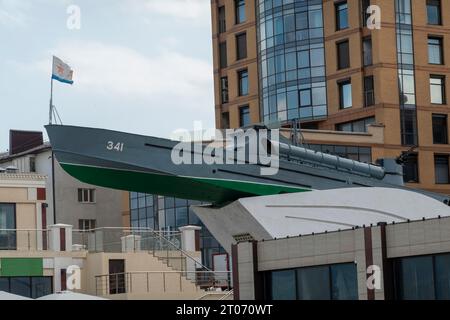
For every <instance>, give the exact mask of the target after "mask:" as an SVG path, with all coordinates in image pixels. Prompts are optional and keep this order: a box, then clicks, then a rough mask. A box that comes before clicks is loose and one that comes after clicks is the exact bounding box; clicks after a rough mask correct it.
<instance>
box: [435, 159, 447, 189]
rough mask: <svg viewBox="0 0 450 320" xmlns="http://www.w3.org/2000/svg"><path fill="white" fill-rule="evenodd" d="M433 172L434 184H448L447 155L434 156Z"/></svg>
mask: <svg viewBox="0 0 450 320" xmlns="http://www.w3.org/2000/svg"><path fill="white" fill-rule="evenodd" d="M434 172H435V180H436V184H449V183H450V181H449V180H450V177H449V170H448V155H435V156H434Z"/></svg>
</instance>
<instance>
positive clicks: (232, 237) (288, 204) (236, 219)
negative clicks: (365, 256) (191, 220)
mask: <svg viewBox="0 0 450 320" xmlns="http://www.w3.org/2000/svg"><path fill="white" fill-rule="evenodd" d="M194 211H195V212H196V214H197V215H198V216H199V218H200V220H202V222H203V223H204V224H205V225H206V227H207V228H208V229H209V230H210V232H211V233H212V234H213V236H214V237H215V238H216V239H217V240H218V241H219V242H220V244H221V245H222V246H223V247H224V248H225V249H226V250H231V245H232V244H233V243H236V239H238V238H239V237H241V238H248V239H254V240H259V241H260V240H263V239H265V240H268V239H273V238H285V237H288V236H298V235H300V234H301V235H306V234H312V233H322V232H325V231H328V232H330V231H337V230H344V229H350V228H353V227H361V226H363V225H370V224H377V223H379V222H386V223H392V222H396V223H400V222H406V221H408V220H411V221H412V220H420V219H422V218H426V219H429V218H437V217H438V216H442V217H444V216H450V207H449V206H447V205H445V204H444V203H441V202H439V201H437V200H434V199H432V198H430V197H427V196H424V195H422V194H419V193H417V192H411V191H407V190H401V189H393V188H345V189H331V190H316V191H312V192H306V193H292V194H281V195H272V196H263V197H252V198H244V199H240V200H237V201H235V202H233V203H231V204H229V205H227V206H225V207H222V208H214V207H209V206H197V207H194ZM229 252H230V251H229Z"/></svg>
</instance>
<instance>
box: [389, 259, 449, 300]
mask: <svg viewBox="0 0 450 320" xmlns="http://www.w3.org/2000/svg"><path fill="white" fill-rule="evenodd" d="M448 254H449V253H434V254H424V255H414V256H404V257H398V258H393V259H392V267H391V270H392V272H393V277H392V278H393V284H394V286H393V287H394V288H393V289H394V297H395V299H396V300H403V299H402V296H401V295H402V292H401V291H402V289H401V284H402V282H403V279H400V276H401V275H402V272H401V271H400V267H401V263H402V262H403V261H404V260H407V259H414V258H431V263H432V270H433V274H432V276H433V289H434V299H435V300H436V299H438V297H437V285H436V284H437V277H436V258H438V257H442V256H447V255H448Z"/></svg>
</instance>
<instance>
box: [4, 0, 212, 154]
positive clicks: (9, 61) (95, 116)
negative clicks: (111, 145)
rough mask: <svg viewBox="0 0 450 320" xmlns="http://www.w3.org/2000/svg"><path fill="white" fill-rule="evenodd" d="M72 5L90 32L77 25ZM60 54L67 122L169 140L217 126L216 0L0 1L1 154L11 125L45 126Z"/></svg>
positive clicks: (58, 93) (58, 88) (59, 89)
mask: <svg viewBox="0 0 450 320" xmlns="http://www.w3.org/2000/svg"><path fill="white" fill-rule="evenodd" d="M70 5H77V6H78V7H79V8H80V9H81V29H80V30H76V29H75V30H70V29H69V28H67V20H68V18H69V17H70V14H68V13H67V9H68V7H69V6H70ZM52 55H56V56H58V57H59V58H61V59H62V60H64V61H65V62H67V63H68V64H69V65H70V66H71V67H72V69H73V70H74V81H75V83H74V85H73V86H70V85H67V84H60V83H57V82H55V88H54V104H55V105H56V107H57V109H58V111H59V113H60V115H61V118H62V120H63V123H64V124H71V125H80V126H90V127H101V128H108V129H114V130H120V131H127V132H133V133H140V134H147V135H155V136H161V137H168V136H169V135H170V133H172V132H173V131H174V130H176V129H178V128H186V129H189V130H192V128H193V121H196V120H200V121H202V122H203V123H204V125H205V126H206V127H207V128H213V127H214V101H213V70H212V44H211V18H210V1H209V0H0V151H5V150H6V149H7V148H8V134H9V129H23V130H41V131H42V130H44V128H43V126H44V125H45V124H46V123H47V122H48V106H49V96H50V78H51V61H52Z"/></svg>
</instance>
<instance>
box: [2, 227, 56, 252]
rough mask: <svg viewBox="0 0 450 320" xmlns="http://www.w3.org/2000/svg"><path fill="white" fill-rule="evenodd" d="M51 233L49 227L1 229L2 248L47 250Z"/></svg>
mask: <svg viewBox="0 0 450 320" xmlns="http://www.w3.org/2000/svg"><path fill="white" fill-rule="evenodd" d="M49 234H50V233H49V230H47V229H0V250H11V251H14V250H17V251H46V250H48V248H49Z"/></svg>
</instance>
